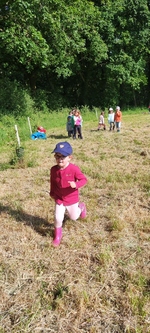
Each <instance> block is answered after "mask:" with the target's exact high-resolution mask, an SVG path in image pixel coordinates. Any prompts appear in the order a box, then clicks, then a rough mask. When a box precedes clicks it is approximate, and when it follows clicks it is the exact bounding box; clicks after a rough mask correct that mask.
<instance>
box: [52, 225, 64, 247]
mask: <svg viewBox="0 0 150 333" xmlns="http://www.w3.org/2000/svg"><path fill="white" fill-rule="evenodd" d="M61 239H62V228H55V230H54V239H53V242H52V244H53V246H58V245H59V244H60V242H61Z"/></svg>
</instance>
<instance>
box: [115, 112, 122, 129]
mask: <svg viewBox="0 0 150 333" xmlns="http://www.w3.org/2000/svg"><path fill="white" fill-rule="evenodd" d="M114 120H115V124H116V129H117V132H120V128H121V120H122V112H121V111H120V106H116V112H115V117H114Z"/></svg>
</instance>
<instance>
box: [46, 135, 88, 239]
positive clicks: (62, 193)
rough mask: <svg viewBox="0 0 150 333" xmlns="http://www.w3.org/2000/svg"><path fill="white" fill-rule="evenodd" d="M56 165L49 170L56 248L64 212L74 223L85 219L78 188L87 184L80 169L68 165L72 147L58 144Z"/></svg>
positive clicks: (60, 233)
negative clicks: (53, 202) (53, 204)
mask: <svg viewBox="0 0 150 333" xmlns="http://www.w3.org/2000/svg"><path fill="white" fill-rule="evenodd" d="M53 153H55V155H54V156H55V159H56V165H54V166H53V167H52V168H51V170H50V196H51V197H52V198H53V199H54V200H55V214H54V215H55V222H54V226H55V229H54V239H53V245H54V246H58V245H59V244H60V242H61V238H62V224H63V220H64V214H65V210H67V211H68V214H69V217H70V218H71V219H72V220H74V221H76V220H77V219H78V218H79V217H81V218H85V217H86V206H85V203H84V202H81V203H79V190H78V189H79V188H80V187H82V186H84V185H85V184H86V183H87V178H86V177H85V175H84V174H83V173H82V171H81V170H80V168H79V167H78V166H76V165H75V164H72V163H70V162H71V159H72V147H71V145H70V144H69V143H68V142H66V141H65V142H59V143H58V144H57V145H56V147H55V149H54V150H53Z"/></svg>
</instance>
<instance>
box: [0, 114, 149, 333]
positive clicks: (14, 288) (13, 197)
mask: <svg viewBox="0 0 150 333" xmlns="http://www.w3.org/2000/svg"><path fill="white" fill-rule="evenodd" d="M43 118H44V116H43ZM60 118H61V117H59V119H60ZM41 120H43V123H41V125H42V126H45V127H46V128H47V140H36V141H32V140H31V139H30V138H28V136H27V139H26V140H25V139H24V138H23V135H22V133H20V134H21V139H22V140H23V139H24V140H23V147H24V159H23V161H20V162H17V161H15V163H12V164H11V165H10V164H9V162H10V160H11V159H12V158H13V154H14V147H15V143H14V141H15V137H13V135H14V134H13V132H12V134H11V137H10V141H9V140H8V142H6V143H5V144H4V145H3V147H1V154H0V170H1V171H0V184H1V185H0V221H1V234H0V298H1V302H0V333H47V332H48V333H56V332H57V333H101V332H102V333H125V332H126V333H149V332H150V114H148V113H146V112H141V113H140V114H135V113H134V114H127V113H126V114H123V121H122V128H121V132H120V133H116V132H109V130H108V126H107V130H106V131H97V130H96V129H97V120H96V117H95V115H94V116H93V118H91V120H89V119H88V117H86V116H85V121H84V123H83V137H84V139H83V140H72V139H71V138H69V139H68V138H67V133H66V129H65V125H64V126H63V125H62V124H61V123H60V125H59V121H58V122H57V126H58V127H57V128H55V127H54V125H53V127H52V124H51V126H48V122H47V121H46V120H44V119H42V118H41ZM9 128H10V125H8V129H9ZM11 131H12V130H11ZM26 131H28V130H27V129H26ZM3 135H4V141H5V133H4V134H3ZM64 140H68V141H69V142H70V143H71V144H72V146H73V150H74V155H73V163H75V164H77V165H78V166H79V167H80V168H81V169H82V171H83V172H84V173H85V175H86V176H87V178H88V184H87V185H86V186H85V187H84V188H82V189H81V190H80V198H81V201H82V200H84V202H85V203H86V205H87V218H86V219H85V220H78V221H76V222H73V221H71V220H69V219H68V216H67V215H66V217H65V221H64V226H63V239H62V243H61V245H60V247H58V248H53V247H52V245H51V242H52V237H53V211H54V202H53V200H52V199H51V198H50V197H49V194H48V192H49V169H50V168H51V167H52V165H54V163H55V160H54V156H53V154H51V151H52V150H53V149H54V147H55V145H56V143H57V142H59V141H64Z"/></svg>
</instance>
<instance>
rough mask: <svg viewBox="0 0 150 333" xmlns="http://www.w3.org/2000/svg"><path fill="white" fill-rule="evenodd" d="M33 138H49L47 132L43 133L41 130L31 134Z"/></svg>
mask: <svg viewBox="0 0 150 333" xmlns="http://www.w3.org/2000/svg"><path fill="white" fill-rule="evenodd" d="M31 139H32V140H37V139H47V137H46V134H45V133H41V132H35V133H33V134H32V135H31Z"/></svg>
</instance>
